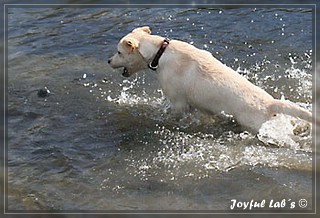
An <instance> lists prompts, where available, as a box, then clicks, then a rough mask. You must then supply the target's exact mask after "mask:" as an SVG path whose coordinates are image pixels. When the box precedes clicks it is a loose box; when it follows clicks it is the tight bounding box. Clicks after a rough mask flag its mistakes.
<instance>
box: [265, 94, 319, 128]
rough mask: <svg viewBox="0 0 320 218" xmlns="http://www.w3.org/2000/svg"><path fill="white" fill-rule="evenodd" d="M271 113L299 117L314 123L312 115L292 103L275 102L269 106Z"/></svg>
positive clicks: (317, 120)
mask: <svg viewBox="0 0 320 218" xmlns="http://www.w3.org/2000/svg"><path fill="white" fill-rule="evenodd" d="M269 113H270V114H271V115H275V114H278V113H280V114H287V115H289V116H292V117H298V118H300V119H303V120H306V121H308V122H310V123H312V113H311V112H310V111H308V110H306V109H304V108H302V107H299V106H298V105H296V104H294V103H293V102H290V101H281V100H275V101H274V102H273V103H272V104H271V105H270V106H269ZM316 124H317V125H320V120H319V118H318V119H316Z"/></svg>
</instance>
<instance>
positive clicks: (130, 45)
mask: <svg viewBox="0 0 320 218" xmlns="http://www.w3.org/2000/svg"><path fill="white" fill-rule="evenodd" d="M122 43H123V45H125V47H126V48H127V49H128V50H129V52H133V51H134V50H135V49H137V48H138V47H139V41H138V40H136V39H135V38H132V37H127V38H124V39H123V41H122Z"/></svg>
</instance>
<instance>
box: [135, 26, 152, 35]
mask: <svg viewBox="0 0 320 218" xmlns="http://www.w3.org/2000/svg"><path fill="white" fill-rule="evenodd" d="M138 31H143V32H145V33H147V34H149V35H150V34H151V29H150V27H148V26H143V27H138V28H135V29H134V30H133V31H132V32H133V33H134V32H138Z"/></svg>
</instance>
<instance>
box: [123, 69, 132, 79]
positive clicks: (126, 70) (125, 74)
mask: <svg viewBox="0 0 320 218" xmlns="http://www.w3.org/2000/svg"><path fill="white" fill-rule="evenodd" d="M122 76H124V77H129V76H131V74H130V73H129V71H128V69H127V68H123V73H122Z"/></svg>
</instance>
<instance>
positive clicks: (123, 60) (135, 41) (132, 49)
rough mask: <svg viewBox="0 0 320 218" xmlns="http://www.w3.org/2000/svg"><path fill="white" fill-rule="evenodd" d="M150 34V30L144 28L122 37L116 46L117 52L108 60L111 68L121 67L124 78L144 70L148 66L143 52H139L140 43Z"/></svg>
mask: <svg viewBox="0 0 320 218" xmlns="http://www.w3.org/2000/svg"><path fill="white" fill-rule="evenodd" d="M150 34H151V30H150V28H149V27H148V26H145V27H139V28H136V29H134V30H133V31H132V32H131V33H129V34H128V35H126V36H125V37H123V38H122V39H121V40H120V42H119V44H118V52H117V53H116V54H115V55H113V56H112V57H111V58H110V59H109V60H108V63H109V64H110V65H111V67H112V68H120V67H123V68H124V70H123V73H122V75H123V76H125V77H129V76H131V75H132V74H134V73H136V72H137V71H139V70H143V69H146V68H147V67H148V64H147V60H146V59H145V58H144V55H143V52H141V51H140V42H141V40H142V39H143V38H145V37H146V36H147V35H150Z"/></svg>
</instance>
